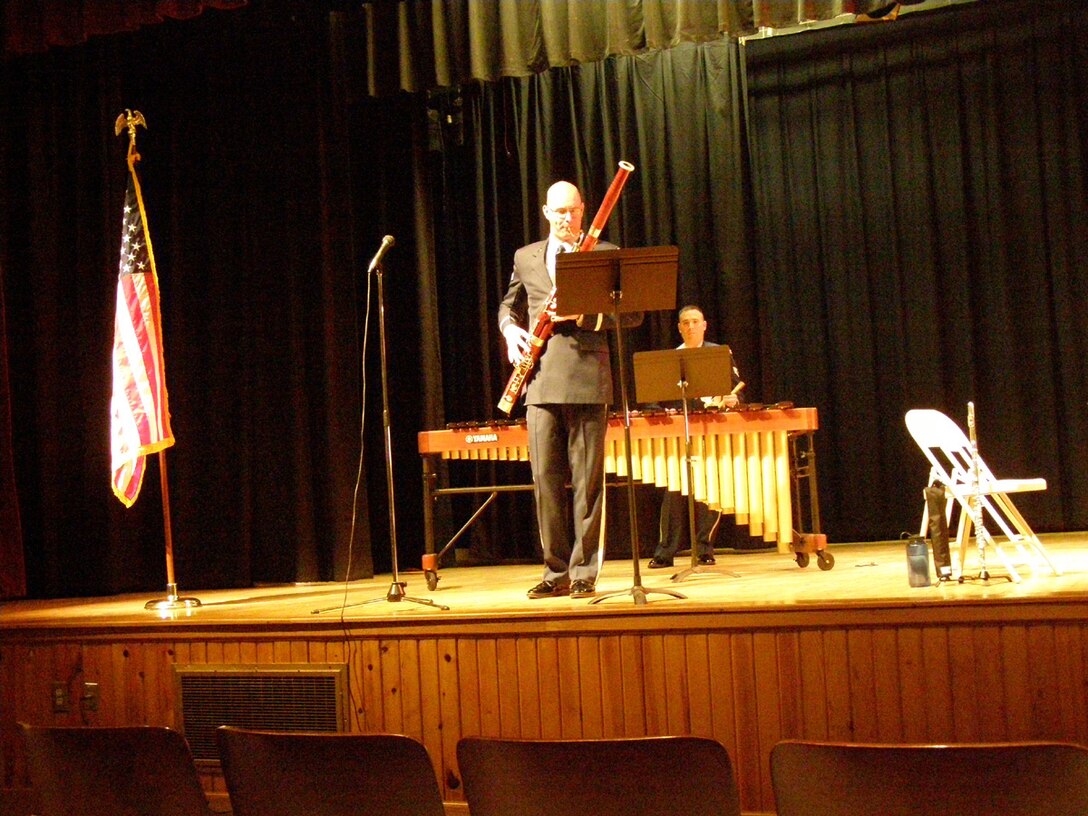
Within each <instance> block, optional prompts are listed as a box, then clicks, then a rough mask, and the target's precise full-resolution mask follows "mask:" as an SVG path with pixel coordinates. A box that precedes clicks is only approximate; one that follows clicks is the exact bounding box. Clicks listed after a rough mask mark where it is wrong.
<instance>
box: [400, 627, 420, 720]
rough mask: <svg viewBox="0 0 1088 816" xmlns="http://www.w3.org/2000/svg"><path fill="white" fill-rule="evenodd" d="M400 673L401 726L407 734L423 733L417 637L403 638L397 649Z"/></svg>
mask: <svg viewBox="0 0 1088 816" xmlns="http://www.w3.org/2000/svg"><path fill="white" fill-rule="evenodd" d="M397 659H398V663H399V665H398V667H397V668H398V673H399V675H400V684H399V686H398V694H397V696H398V698H399V699H400V721H401V726H400V727H401V728H402V729H403V733H405V734H422V733H423V686H422V680H421V672H422V669H421V668H420V663H419V641H418V640H416V639H415V638H403V639H402V640H401V641H400V642H399V644H398V649H397Z"/></svg>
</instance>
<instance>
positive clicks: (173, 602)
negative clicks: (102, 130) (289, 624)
mask: <svg viewBox="0 0 1088 816" xmlns="http://www.w3.org/2000/svg"><path fill="white" fill-rule="evenodd" d="M138 125H139V126H142V127H145V128H146V127H147V120H146V119H144V115H143V114H142V113H140V112H139V111H132V110H128V109H126V110H125V112H124V113H122V114H121V115H119V116H118V117H117V121H116V122H115V123H114V133H115V135H117V136H120V135H121V131H122V130H127V131H128V155H127V161H128V170H129V173H130V174H131V176H132V186H133V190H134V191H135V193H136V204H137V206H138V207H139V210H140V222H141V223H142V224H143V227H144V235H143V238H144V241H145V243H146V246H147V254H148V260H149V261H150V265H151V270H150V272H151V274H152V275H153V276H156V279H157V272H156V271H155V254H154V252H153V251H152V249H151V231H150V230H149V229H148V228H147V214H146V212H145V211H144V198H143V194H142V192H141V191H140V179H139V177H138V176H137V175H136V162H138V161H139V160H140V154H139V153H137V152H136V127H137V126H138ZM156 290H157V283H156ZM156 308H157V304H156ZM160 342H161V340H160ZM172 442H173V440H172V439H171V440H170V442H169V443H168V444H172ZM158 453H159V483H160V485H161V487H162V521H163V539H164V541H165V545H166V597H165V598H161V599H157V600H151V601H148V602H147V603H146V604H144V609H150V610H152V611H155V612H158V613H170V612H174V611H176V610H182V609H184V610H189V609H193V608H195V607H198V606H200V605H201V604H200V599H198V598H191V597H186V598H182V597H180V596H179V595H178V585H177V580H176V579H175V577H174V537H173V530H172V528H171V524H170V483H169V479H168V477H167V470H166V449H165V447H160V448H159V451H158ZM133 500H135V497H133Z"/></svg>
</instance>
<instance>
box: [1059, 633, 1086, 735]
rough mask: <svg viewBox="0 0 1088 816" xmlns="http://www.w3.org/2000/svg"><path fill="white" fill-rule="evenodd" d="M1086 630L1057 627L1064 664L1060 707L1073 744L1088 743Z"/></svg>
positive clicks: (1065, 727) (1061, 676)
mask: <svg viewBox="0 0 1088 816" xmlns="http://www.w3.org/2000/svg"><path fill="white" fill-rule="evenodd" d="M1084 632H1085V629H1084V627H1083V626H1081V625H1078V624H1069V623H1060V624H1058V625H1056V626H1055V627H1054V648H1055V650H1056V651H1057V653H1058V655H1059V658H1060V660H1061V663H1062V670H1061V671H1059V672H1058V705H1059V706H1060V708H1061V722H1062V733H1064V734H1068V737H1067V739H1070V740H1072V741H1073V742H1080V743H1088V711H1086V707H1085V692H1086V691H1088V683H1086V682H1085V677H1086V676H1085V672H1084V648H1083V644H1084V640H1083V636H1084Z"/></svg>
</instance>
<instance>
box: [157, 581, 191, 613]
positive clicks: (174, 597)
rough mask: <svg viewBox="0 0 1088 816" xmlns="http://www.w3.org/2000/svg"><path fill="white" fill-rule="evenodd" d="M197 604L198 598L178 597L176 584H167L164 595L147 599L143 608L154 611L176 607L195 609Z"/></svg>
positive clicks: (170, 609) (169, 610)
mask: <svg viewBox="0 0 1088 816" xmlns="http://www.w3.org/2000/svg"><path fill="white" fill-rule="evenodd" d="M198 606H200V599H199V598H179V597H178V585H177V584H167V585H166V597H165V598H163V599H162V600H158V601H148V602H147V603H145V604H144V609H151V610H154V611H155V612H173V611H175V610H178V609H195V608H196V607H198Z"/></svg>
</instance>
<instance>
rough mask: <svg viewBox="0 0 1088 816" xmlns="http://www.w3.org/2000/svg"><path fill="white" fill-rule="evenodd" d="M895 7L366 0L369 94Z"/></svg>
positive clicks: (860, 1) (864, 1) (766, 0)
mask: <svg viewBox="0 0 1088 816" xmlns="http://www.w3.org/2000/svg"><path fill="white" fill-rule="evenodd" d="M915 2H917V0H915ZM898 5H899V4H897V3H889V2H888V0H805V2H798V3H784V2H781V0H549V2H539V1H538V0H507V1H506V2H496V1H495V0H441V2H433V0H392V1H389V0H364V4H363V8H364V9H365V12H366V17H367V25H366V37H367V39H366V56H367V68H368V76H369V82H370V84H369V90H370V93H372V94H385V93H391V92H393V91H396V90H398V89H400V90H405V91H425V90H431V89H434V88H436V87H449V86H457V85H460V84H463V83H465V82H468V81H469V80H482V81H489V82H491V81H495V80H498V79H500V78H502V77H523V76H531V75H533V74H538V73H541V72H544V71H546V70H548V69H549V68H563V67H569V66H572V65H576V64H579V63H590V62H597V61H599V60H602V59H604V58H605V57H610V56H617V55H626V56H633V55H636V54H641V53H645V52H647V51H653V50H657V49H662V48H671V47H672V46H675V45H679V44H681V43H703V42H710V41H712V40H718V39H721V38H723V37H739V36H742V35H745V34H752V33H754V32H755V31H757V30H758V29H761V28H782V27H789V26H793V25H798V24H801V23H812V22H814V21H821V20H830V19H832V18H834V17H837V16H839V15H844V14H845V15H849V14H859V15H860V14H864V13H872V14H874V15H877V14H880V13H883V12H885V11H887V10H889V9H892V8H894V7H896V6H898Z"/></svg>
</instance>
